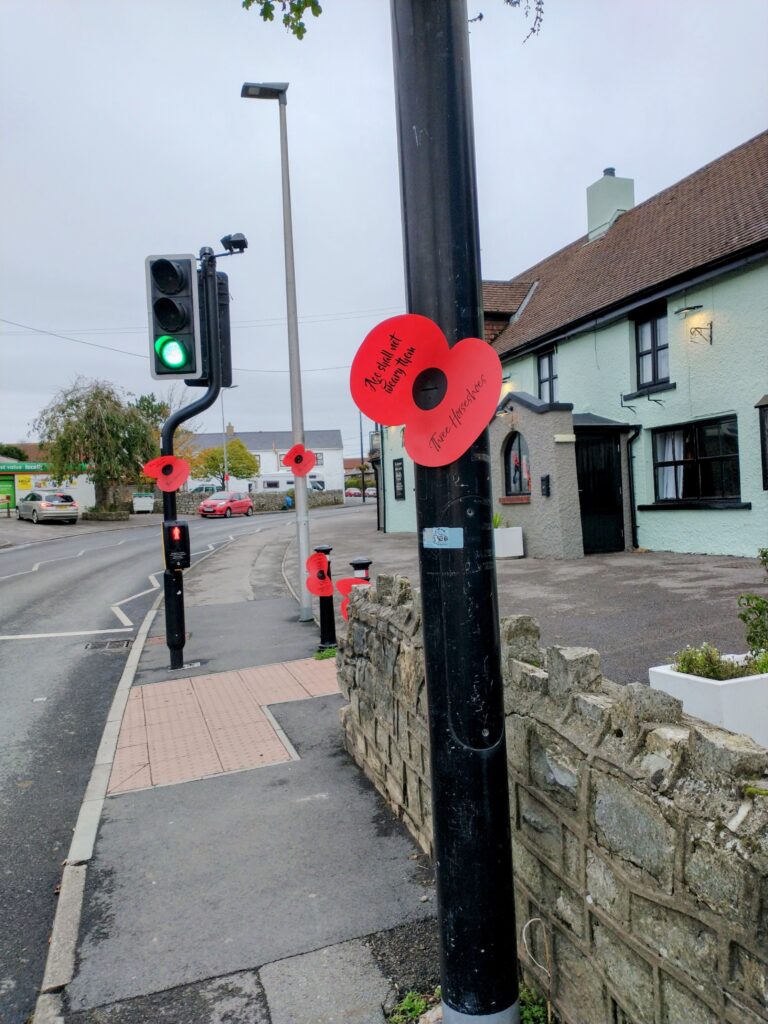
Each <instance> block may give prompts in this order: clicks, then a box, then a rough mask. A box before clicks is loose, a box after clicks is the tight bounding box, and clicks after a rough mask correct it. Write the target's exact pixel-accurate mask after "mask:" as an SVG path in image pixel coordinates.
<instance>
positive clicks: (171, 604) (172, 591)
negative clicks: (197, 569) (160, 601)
mask: <svg viewBox="0 0 768 1024" xmlns="http://www.w3.org/2000/svg"><path fill="white" fill-rule="evenodd" d="M163 594H164V596H165V642H166V644H167V645H168V650H169V651H170V654H171V668H172V669H175V668H181V667H182V666H183V665H184V641H185V640H186V630H185V627H184V576H183V573H182V571H181V569H176V570H175V571H174V570H172V569H166V570H165V572H164V573H163Z"/></svg>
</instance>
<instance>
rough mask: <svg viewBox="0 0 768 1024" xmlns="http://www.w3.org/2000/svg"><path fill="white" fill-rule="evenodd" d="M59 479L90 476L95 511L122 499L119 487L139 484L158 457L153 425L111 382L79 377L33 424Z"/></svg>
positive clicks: (54, 475)
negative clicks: (149, 462) (143, 470)
mask: <svg viewBox="0 0 768 1024" xmlns="http://www.w3.org/2000/svg"><path fill="white" fill-rule="evenodd" d="M32 426H33V429H35V430H36V431H37V432H38V434H39V438H40V444H41V445H42V446H43V447H44V448H45V449H46V453H47V456H48V461H49V462H50V464H51V474H52V476H53V477H54V478H55V479H56V480H64V479H66V478H67V477H72V476H77V475H78V474H79V473H82V472H83V468H84V467H85V472H86V473H87V475H88V478H89V479H90V480H92V481H93V483H94V485H95V487H96V507H97V508H108V507H110V505H114V504H115V502H116V500H117V495H116V489H117V488H118V487H119V486H121V485H123V484H128V483H133V482H134V481H135V480H138V478H139V476H140V475H141V467H142V466H143V464H144V463H145V462H147V460H148V459H151V458H152V457H153V456H155V455H156V454H157V440H156V437H155V432H154V430H153V428H152V425H151V423H150V422H149V421H148V420H147V419H146V418H145V416H144V415H143V414H142V412H141V411H140V410H139V409H137V408H136V407H135V405H130V404H129V403H128V402H127V401H126V400H125V398H124V397H123V394H122V393H121V391H120V390H118V388H116V387H115V386H114V385H113V384H110V383H108V382H107V381H99V380H90V381H89V380H85V379H84V378H82V377H78V378H77V380H76V381H75V382H74V384H72V385H71V387H69V388H62V389H61V390H60V391H59V392H58V394H57V395H56V398H55V399H54V401H53V402H52V403H51V404H50V405H48V406H47V407H46V408H45V410H44V411H43V412H41V413H40V415H39V416H38V417H37V419H36V420H35V421H34V423H33V424H32Z"/></svg>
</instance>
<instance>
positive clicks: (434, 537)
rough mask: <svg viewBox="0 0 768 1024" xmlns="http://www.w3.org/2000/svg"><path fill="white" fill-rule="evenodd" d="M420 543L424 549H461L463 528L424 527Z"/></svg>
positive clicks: (462, 545)
mask: <svg viewBox="0 0 768 1024" xmlns="http://www.w3.org/2000/svg"><path fill="white" fill-rule="evenodd" d="M422 536H423V540H422V543H423V545H424V547H425V548H463V547H464V527H463V526H426V527H424V531H423V535H422Z"/></svg>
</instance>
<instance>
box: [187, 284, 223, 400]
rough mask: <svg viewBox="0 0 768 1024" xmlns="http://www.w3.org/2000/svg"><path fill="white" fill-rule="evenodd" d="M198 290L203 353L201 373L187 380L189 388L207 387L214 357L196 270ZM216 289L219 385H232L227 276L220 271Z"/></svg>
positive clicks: (213, 347)
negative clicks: (217, 299) (219, 363)
mask: <svg viewBox="0 0 768 1024" xmlns="http://www.w3.org/2000/svg"><path fill="white" fill-rule="evenodd" d="M198 290H199V294H200V337H201V348H202V353H203V375H202V377H199V378H198V379H197V380H187V381H186V382H185V383H186V384H187V386H188V387H190V388H204V387H208V384H209V382H210V375H209V370H208V368H209V366H210V365H211V363H210V361H211V359H215V358H216V354H215V351H216V345H215V343H214V344H213V345H211V344H210V342H209V340H208V318H207V316H206V311H205V293H204V291H203V287H202V275H201V273H200V271H198ZM216 290H217V293H218V296H219V356H218V358H219V359H220V360H221V386H222V387H223V388H231V387H232V341H231V334H230V326H229V278H228V277H227V275H226V274H224V273H223V272H222V271H218V272H217V274H216Z"/></svg>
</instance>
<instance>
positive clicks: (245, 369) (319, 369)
mask: <svg viewBox="0 0 768 1024" xmlns="http://www.w3.org/2000/svg"><path fill="white" fill-rule="evenodd" d="M0 323H3V324H11V325H12V326H14V327H23V328H24V330H25V331H31V332H32V333H33V334H45V335H48V337H51V338H61V340H62V341H73V342H74V343H75V344H76V345H87V346H88V347H89V348H101V349H104V351H105V352H115V353H117V354H119V355H122V356H133V358H134V359H149V356H148V355H147V354H146V353H141V352H128V351H127V349H124V348H112V347H111V346H110V345H99V343H98V342H96V341H83V339H82V338H72V337H71V336H70V335H67V334H58V333H57V332H56V331H44V330H43V329H42V328H40V327H30V326H29V325H28V324H20V323H17V322H16V321H15V320H5V319H4V318H3V317H0ZM0 337H2V335H0ZM349 367H350V364H349V363H345V364H344V365H343V366H314V367H307V368H306V369H303V370H302V371H301V372H302V373H324V372H326V371H327V370H348V369H349ZM232 369H233V370H236V371H237V372H238V373H290V370H263V369H260V368H257V367H253V366H233V367H232Z"/></svg>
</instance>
